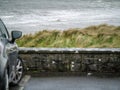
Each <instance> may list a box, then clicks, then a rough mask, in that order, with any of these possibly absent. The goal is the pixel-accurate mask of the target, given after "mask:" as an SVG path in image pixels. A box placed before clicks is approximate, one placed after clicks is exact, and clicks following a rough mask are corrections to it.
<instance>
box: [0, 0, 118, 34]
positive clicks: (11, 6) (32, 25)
mask: <svg viewBox="0 0 120 90" xmlns="http://www.w3.org/2000/svg"><path fill="white" fill-rule="evenodd" d="M0 18H2V20H3V21H4V22H5V24H6V26H7V28H8V29H9V30H20V31H23V33H25V34H27V33H34V32H36V31H39V30H43V29H58V30H64V29H68V28H83V27H86V26H90V25H98V24H103V23H106V24H111V25H117V26H118V25H120V0H0Z"/></svg>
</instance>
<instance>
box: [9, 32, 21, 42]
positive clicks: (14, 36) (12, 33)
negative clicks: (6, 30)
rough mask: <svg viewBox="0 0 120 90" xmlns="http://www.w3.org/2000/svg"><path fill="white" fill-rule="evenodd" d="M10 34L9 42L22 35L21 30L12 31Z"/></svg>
mask: <svg viewBox="0 0 120 90" xmlns="http://www.w3.org/2000/svg"><path fill="white" fill-rule="evenodd" d="M11 35H12V40H11V42H12V43H14V42H15V40H16V39H18V38H20V37H21V36H22V32H21V31H12V32H11Z"/></svg>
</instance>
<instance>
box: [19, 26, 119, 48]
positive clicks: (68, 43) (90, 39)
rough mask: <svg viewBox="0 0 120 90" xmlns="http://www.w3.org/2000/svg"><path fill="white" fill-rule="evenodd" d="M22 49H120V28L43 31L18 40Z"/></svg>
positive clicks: (94, 27)
mask: <svg viewBox="0 0 120 90" xmlns="http://www.w3.org/2000/svg"><path fill="white" fill-rule="evenodd" d="M17 43H18V45H19V46H21V47H56V48H58V47H60V48H64V47H85V48H88V47H96V48H97V47H98V48H103V47H104V48H105V47H109V48H120V26H112V25H107V24H102V25H98V26H90V27H86V28H82V29H80V28H75V29H68V30H64V31H60V30H43V31H40V32H37V33H36V34H34V35H32V34H29V35H24V36H23V37H22V38H21V39H19V40H17Z"/></svg>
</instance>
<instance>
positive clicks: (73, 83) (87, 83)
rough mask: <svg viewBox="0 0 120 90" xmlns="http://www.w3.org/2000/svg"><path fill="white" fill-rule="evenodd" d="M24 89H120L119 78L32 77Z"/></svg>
mask: <svg viewBox="0 0 120 90" xmlns="http://www.w3.org/2000/svg"><path fill="white" fill-rule="evenodd" d="M24 90H120V78H100V77H92V76H86V77H83V76H82V77H81V76H80V77H32V78H31V79H30V81H29V82H28V83H27V84H26V86H25V89H24Z"/></svg>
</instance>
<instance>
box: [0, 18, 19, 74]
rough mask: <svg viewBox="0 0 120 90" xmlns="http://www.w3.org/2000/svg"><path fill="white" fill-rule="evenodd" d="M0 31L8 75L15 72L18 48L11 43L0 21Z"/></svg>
mask: <svg viewBox="0 0 120 90" xmlns="http://www.w3.org/2000/svg"><path fill="white" fill-rule="evenodd" d="M0 31H1V33H2V39H1V41H2V43H3V44H4V53H3V56H4V57H5V58H7V59H8V65H9V74H11V72H12V71H14V70H15V64H16V60H17V57H18V47H17V45H16V43H15V42H11V40H10V39H11V38H10V36H9V33H8V31H7V28H6V27H5V25H4V23H3V22H2V21H1V20H0Z"/></svg>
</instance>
